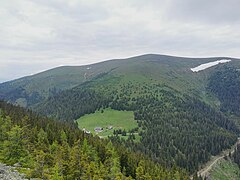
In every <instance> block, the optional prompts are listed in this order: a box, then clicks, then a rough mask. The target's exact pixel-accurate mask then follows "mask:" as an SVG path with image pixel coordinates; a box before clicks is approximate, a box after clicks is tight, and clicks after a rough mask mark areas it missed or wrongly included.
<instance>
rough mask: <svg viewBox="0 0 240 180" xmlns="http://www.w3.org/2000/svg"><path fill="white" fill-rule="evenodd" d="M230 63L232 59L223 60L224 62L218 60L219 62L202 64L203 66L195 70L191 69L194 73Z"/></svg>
mask: <svg viewBox="0 0 240 180" xmlns="http://www.w3.org/2000/svg"><path fill="white" fill-rule="evenodd" d="M230 61H231V59H222V60H218V61H213V62H209V63H204V64H201V65H199V66H197V67H195V68H191V71H192V72H198V71H202V70H204V69H207V68H210V67H212V66H216V65H218V64H222V63H227V62H230Z"/></svg>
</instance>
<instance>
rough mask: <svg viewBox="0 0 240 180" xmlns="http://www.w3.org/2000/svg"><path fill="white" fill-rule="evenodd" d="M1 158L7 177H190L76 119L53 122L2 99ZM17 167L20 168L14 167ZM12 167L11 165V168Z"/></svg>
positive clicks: (0, 114) (125, 179) (129, 178)
mask: <svg viewBox="0 0 240 180" xmlns="http://www.w3.org/2000/svg"><path fill="white" fill-rule="evenodd" d="M0 110H1V111H0V129H1V131H0V161H1V162H4V163H6V164H7V165H10V166H15V168H14V172H12V173H11V172H9V171H10V166H5V165H3V164H1V163H0V165H1V167H0V168H1V170H2V171H1V175H2V177H3V178H4V177H5V176H7V177H6V178H7V179H8V178H11V177H12V176H13V177H12V178H13V179H23V178H21V177H20V175H18V173H16V171H17V170H18V171H19V172H21V173H24V175H23V176H22V177H26V178H28V179H29V178H30V179H31V178H37V179H124V180H131V179H142V178H144V179H172V178H181V179H187V178H188V176H187V173H186V172H184V171H182V170H180V169H179V168H178V169H177V168H175V169H170V168H168V169H167V168H165V167H163V166H161V165H159V164H157V163H154V162H153V161H151V160H149V158H147V157H145V156H144V155H142V154H141V153H136V152H133V151H130V150H128V149H126V148H124V147H123V146H122V145H121V144H117V143H114V142H113V143H112V142H110V141H109V140H103V139H99V138H98V137H93V136H91V135H87V134H84V133H83V132H82V131H80V130H79V129H78V128H77V127H76V126H75V125H74V124H73V123H63V122H59V121H53V120H51V119H48V118H46V117H40V116H38V115H36V114H35V113H33V112H31V111H27V110H25V109H23V108H20V107H17V106H13V105H11V104H8V103H6V102H3V101H0ZM16 167H17V168H16ZM12 169H13V167H12Z"/></svg>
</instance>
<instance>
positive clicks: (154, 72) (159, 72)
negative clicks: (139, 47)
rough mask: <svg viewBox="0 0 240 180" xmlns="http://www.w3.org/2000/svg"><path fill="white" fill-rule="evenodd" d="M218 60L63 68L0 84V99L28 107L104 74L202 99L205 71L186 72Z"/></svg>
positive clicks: (146, 59) (143, 60)
mask: <svg viewBox="0 0 240 180" xmlns="http://www.w3.org/2000/svg"><path fill="white" fill-rule="evenodd" d="M218 59H222V58H181V57H172V56H164V55H154V54H149V55H143V56H137V57H133V58H127V59H120V60H110V61H105V62H101V63H97V64H92V65H87V66H63V67H58V68H54V69H51V70H48V71H45V72H42V73H39V74H36V75H33V76H28V77H24V78H21V79H17V80H14V81H10V82H6V83H2V84H0V98H1V99H5V100H7V101H10V102H12V103H17V104H20V105H22V106H25V107H32V106H34V105H36V104H38V103H39V102H43V101H44V100H46V99H47V98H48V97H49V96H51V95H55V94H56V93H58V92H61V91H62V90H67V89H71V88H73V87H75V86H77V85H80V84H82V83H85V82H89V81H91V80H94V79H96V78H97V77H99V76H101V75H102V74H105V73H108V74H109V75H111V76H114V77H118V78H119V77H120V78H121V81H123V82H127V81H128V82H129V81H134V82H139V83H142V82H147V83H152V82H153V83H156V82H158V83H166V84H168V85H169V86H171V87H173V88H175V89H179V90H181V91H184V92H185V91H188V92H191V93H194V94H195V95H199V96H203V95H204V93H205V92H204V87H205V77H206V76H207V74H208V71H209V70H207V71H204V72H203V73H192V72H191V71H190V68H192V67H195V66H197V65H199V64H201V63H205V62H209V61H214V60H218Z"/></svg>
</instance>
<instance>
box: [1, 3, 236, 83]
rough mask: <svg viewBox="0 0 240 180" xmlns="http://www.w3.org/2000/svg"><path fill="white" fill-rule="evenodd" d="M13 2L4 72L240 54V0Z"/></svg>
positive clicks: (5, 19) (5, 25)
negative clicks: (149, 57) (151, 57)
mask: <svg viewBox="0 0 240 180" xmlns="http://www.w3.org/2000/svg"><path fill="white" fill-rule="evenodd" d="M13 1H14V2H15V1H16V3H9V1H7V0H3V1H1V2H0V18H1V19H2V21H1V24H0V39H1V41H0V65H1V64H5V66H6V69H9V70H4V71H2V70H1V71H0V77H9V78H15V77H19V76H22V75H27V74H29V73H34V72H38V71H41V70H43V69H44V68H45V69H47V68H51V67H54V66H58V65H60V64H64V65H76V64H78V65H80V64H87V63H93V62H97V61H102V60H106V59H111V58H123V57H128V56H133V55H138V54H144V53H160V54H173V55H179V56H235V57H240V54H239V51H238V48H239V46H240V40H239V39H240V33H239V19H240V11H238V7H239V6H238V5H240V4H239V2H238V1H237V0H228V1H225V0H211V1H207V0H201V1H200V0H181V1H180V0H165V1H164V0H149V1H145V0H128V1H127V0H114V1H112V0H101V1H99V0H33V1H30V0H21V1H18V0H13ZM100 2H101V3H100ZM2 3H3V4H2ZM27 5H29V6H27ZM3 12H4V13H3ZM22 61H24V62H28V63H25V65H26V66H25V68H24V65H22V64H23V63H22ZM17 67H19V68H18V69H17ZM0 68H1V66H0ZM4 79H6V78H4Z"/></svg>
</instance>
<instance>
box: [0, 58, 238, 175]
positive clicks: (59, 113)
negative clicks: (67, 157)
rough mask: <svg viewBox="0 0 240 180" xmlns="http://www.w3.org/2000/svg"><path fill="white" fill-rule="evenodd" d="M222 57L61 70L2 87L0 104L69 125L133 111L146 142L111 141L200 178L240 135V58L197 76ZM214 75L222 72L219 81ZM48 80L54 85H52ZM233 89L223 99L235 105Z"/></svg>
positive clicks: (148, 60) (138, 61) (110, 63)
mask: <svg viewBox="0 0 240 180" xmlns="http://www.w3.org/2000/svg"><path fill="white" fill-rule="evenodd" d="M220 59H226V58H223V57H222V58H195V59H194V58H181V57H171V56H163V55H143V56H138V57H133V58H129V59H123V60H111V61H106V62H102V63H97V64H93V65H89V66H81V67H61V68H57V69H53V70H50V71H47V72H43V73H41V74H38V75H35V76H31V77H27V78H23V79H19V80H15V81H12V82H7V83H4V84H1V85H0V98H3V99H5V100H7V101H9V102H12V103H18V104H21V105H25V106H26V107H28V108H31V109H33V110H34V111H36V112H38V113H40V114H42V115H47V116H49V117H51V118H53V119H58V120H62V121H68V122H70V123H73V122H74V120H76V119H78V118H79V117H82V116H84V115H86V114H90V113H94V112H95V111H97V110H104V109H105V108H110V109H114V110H118V111H123V110H127V111H133V112H134V119H135V120H136V121H137V123H138V128H136V129H135V130H133V131H134V133H137V134H138V135H139V136H140V140H139V141H138V142H136V141H134V140H133V138H132V136H130V137H129V138H128V139H127V140H122V139H120V138H119V136H118V135H115V136H114V137H111V139H112V140H113V141H114V142H118V143H119V144H125V145H126V147H129V149H131V150H133V151H138V152H141V153H143V154H145V155H146V156H148V157H149V158H151V159H152V160H154V161H155V162H158V163H160V164H161V165H162V166H164V167H165V168H170V167H176V166H177V167H181V168H184V169H186V170H187V171H188V172H189V173H194V172H196V171H197V169H198V168H199V167H200V166H201V164H203V163H204V162H206V161H208V160H209V158H210V157H211V155H216V154H218V153H219V152H221V151H222V150H224V149H226V148H229V147H230V146H231V145H233V144H234V143H235V142H236V141H237V137H238V134H239V132H240V130H239V126H238V125H237V124H238V123H236V122H237V121H238V114H237V111H238V106H237V104H238V103H237V102H238V98H234V97H235V96H236V95H238V91H239V90H238V88H237V87H238V78H237V77H238V76H236V73H237V72H238V70H237V69H239V68H240V62H239V60H237V59H231V58H228V59H231V62H229V63H228V64H227V65H222V64H220V65H217V66H216V67H211V68H208V69H206V70H203V71H199V72H197V73H196V72H195V73H194V72H192V71H191V68H193V67H196V66H198V65H200V64H202V63H207V62H212V61H215V60H220ZM229 66H231V67H234V70H233V71H234V74H235V75H230V76H229V78H228V77H227V78H226V77H225V76H226V73H225V70H221V69H220V70H219V68H222V67H223V68H224V67H229ZM71 69H72V71H71ZM216 73H218V74H219V73H220V75H221V74H222V76H221V78H220V79H218V78H219V75H218V74H217V75H216ZM228 74H229V73H228ZM230 74H231V73H230ZM50 77H51V78H53V79H54V80H53V81H48V80H47V79H48V78H50ZM29 78H30V79H29ZM232 78H235V80H234V81H233V82H234V84H233V85H231V87H233V88H232V89H234V90H232V89H230V90H229V89H227V88H229V86H227V85H228V84H227V82H229V80H226V81H225V79H232ZM26 79H28V80H26ZM218 82H220V83H218ZM40 83H42V86H40ZM218 86H221V91H220V90H219V87H218ZM228 91H229V92H230V93H225V94H224V96H226V97H228V96H231V95H232V96H231V99H232V100H231V101H229V100H226V99H221V97H222V94H221V93H224V92H228ZM232 93H235V94H232ZM228 104H231V106H229V107H228ZM226 108H227V110H226ZM229 108H230V109H229ZM226 112H228V113H229V112H232V113H235V116H236V118H235V119H234V120H232V118H229V114H228V113H226ZM131 175H132V174H131ZM132 176H133V175H132Z"/></svg>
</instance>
